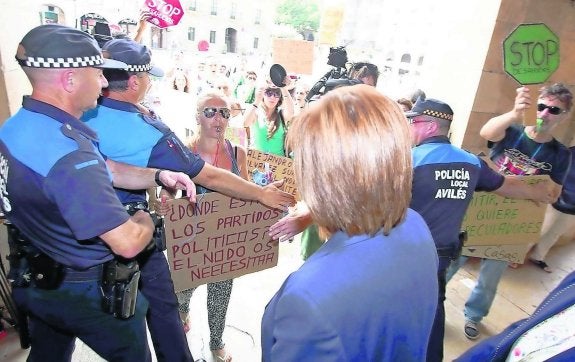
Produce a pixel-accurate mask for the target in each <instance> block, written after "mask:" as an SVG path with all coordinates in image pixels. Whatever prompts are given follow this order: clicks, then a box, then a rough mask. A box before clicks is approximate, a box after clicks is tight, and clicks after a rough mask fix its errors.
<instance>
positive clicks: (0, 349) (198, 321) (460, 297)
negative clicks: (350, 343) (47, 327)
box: [0, 239, 575, 362]
mask: <svg viewBox="0 0 575 362" xmlns="http://www.w3.org/2000/svg"><path fill="white" fill-rule="evenodd" d="M298 247H299V243H298V240H297V239H296V241H295V242H294V243H292V244H287V243H286V244H282V245H281V254H280V260H279V264H278V266H277V267H276V268H274V269H269V270H265V271H262V272H259V273H255V274H251V275H246V276H243V277H241V278H237V279H236V280H235V281H234V289H233V292H232V299H231V301H230V307H229V311H228V318H227V326H226V330H225V332H224V340H225V341H226V342H227V348H228V350H229V351H230V353H231V354H232V356H233V358H234V362H253V361H260V360H261V354H260V320H261V315H262V312H263V310H264V307H265V305H266V303H267V301H268V300H269V299H270V298H271V297H272V295H273V294H274V293H275V291H276V290H277V289H278V288H279V286H280V285H281V283H282V282H283V280H284V279H285V277H286V276H287V275H288V274H289V273H290V272H292V271H293V270H295V269H297V268H298V267H299V265H301V261H300V259H299V255H298V251H299V250H298ZM547 261H548V263H549V264H550V265H552V266H553V267H554V269H555V272H554V273H551V274H548V273H545V272H543V271H541V270H539V269H537V268H536V267H534V266H532V265H524V266H522V267H520V268H519V269H516V270H513V269H508V270H507V271H506V273H505V275H504V277H503V280H502V281H501V284H500V286H499V290H498V294H497V296H496V299H495V303H494V307H493V309H492V310H491V313H490V315H489V316H488V317H486V318H485V319H484V322H483V323H482V324H481V326H480V330H481V332H482V334H483V337H485V336H488V335H492V334H495V333H498V332H499V331H501V330H503V329H504V328H505V327H506V326H507V325H509V324H510V323H511V322H514V321H515V320H517V319H520V318H524V317H526V316H528V315H529V314H530V313H532V312H533V310H534V309H535V307H536V306H537V305H538V304H539V302H540V301H541V300H542V299H543V298H544V296H545V295H546V294H547V293H548V292H549V291H550V290H551V289H553V288H554V287H555V286H556V285H557V284H558V283H559V281H560V280H561V279H562V278H563V277H564V276H565V275H567V274H568V273H569V272H571V271H573V270H575V243H574V242H572V243H570V244H567V245H562V246H557V247H555V248H554V249H553V250H552V251H551V253H550V255H549V256H548V260H547ZM478 270H479V264H478V263H477V262H470V263H468V264H467V265H466V266H465V267H464V268H462V269H461V270H460V271H459V272H458V274H456V275H455V276H454V278H453V280H452V281H451V282H450V283H449V284H448V291H447V301H446V315H447V325H446V338H445V361H451V360H452V359H453V358H455V357H457V356H459V355H460V354H461V353H462V352H463V351H465V350H466V349H467V348H469V347H470V346H472V345H473V344H474V343H476V342H472V341H469V340H467V339H466V338H465V336H464V335H463V305H464V303H465V300H466V298H467V296H468V295H469V292H470V290H471V288H472V287H473V284H474V280H475V278H476V276H477V273H478ZM333 272H337V271H333ZM191 308H192V310H194V311H196V313H195V314H194V315H193V316H192V330H191V331H190V332H189V334H188V339H189V341H190V346H191V347H192V353H193V355H194V357H195V358H200V357H203V358H204V359H205V360H206V361H208V362H211V361H214V359H213V357H212V355H211V353H210V351H209V347H208V338H209V333H208V327H207V315H206V289H205V287H200V288H198V290H197V291H196V294H194V296H193V298H192V306H191ZM26 356H27V351H24V350H21V349H20V348H19V343H18V340H17V338H16V335H15V333H14V332H13V331H11V333H10V334H9V336H8V337H7V338H6V339H4V340H2V341H0V361H7V362H20V361H25V359H26ZM74 361H78V362H88V361H102V359H100V358H99V357H98V356H96V355H95V354H94V353H93V352H92V351H91V350H90V349H89V348H87V347H86V346H85V345H83V344H81V343H78V344H77V347H76V351H75V353H74Z"/></svg>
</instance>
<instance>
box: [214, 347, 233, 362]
mask: <svg viewBox="0 0 575 362" xmlns="http://www.w3.org/2000/svg"><path fill="white" fill-rule="evenodd" d="M212 354H213V355H214V356H215V357H216V361H218V362H232V356H231V355H229V354H228V352H227V351H226V350H225V348H220V349H214V350H213V351H212ZM222 354H223V356H222Z"/></svg>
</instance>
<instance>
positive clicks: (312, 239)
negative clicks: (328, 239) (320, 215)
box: [300, 224, 323, 260]
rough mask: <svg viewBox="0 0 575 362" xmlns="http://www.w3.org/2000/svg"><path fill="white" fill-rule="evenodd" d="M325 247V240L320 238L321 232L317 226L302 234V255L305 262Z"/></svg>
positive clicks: (312, 226) (314, 225)
mask: <svg viewBox="0 0 575 362" xmlns="http://www.w3.org/2000/svg"><path fill="white" fill-rule="evenodd" d="M322 245H323V240H321V239H320V237H319V230H318V227H317V225H316V224H313V225H311V226H309V227H308V228H307V229H305V230H304V231H303V232H302V234H301V250H300V255H301V258H302V259H303V260H307V258H309V257H310V256H311V254H313V253H315V251H316V250H317V249H319V248H320V247H321V246H322Z"/></svg>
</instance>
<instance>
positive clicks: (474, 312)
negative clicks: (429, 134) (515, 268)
mask: <svg viewBox="0 0 575 362" xmlns="http://www.w3.org/2000/svg"><path fill="white" fill-rule="evenodd" d="M572 104H573V95H572V94H571V92H570V91H569V89H567V88H566V87H565V86H564V85H563V84H553V85H550V86H546V87H543V88H541V92H540V94H539V98H538V100H537V124H536V125H532V126H522V125H520V124H518V123H519V122H521V120H522V118H523V113H524V111H525V109H527V108H529V107H531V106H532V102H531V96H530V94H529V88H527V87H520V88H518V89H517V95H516V97H515V105H514V107H513V109H512V110H511V111H509V112H507V113H504V114H502V115H499V116H497V117H494V118H491V119H490V120H489V121H487V123H486V124H485V125H484V126H483V127H482V128H481V130H480V134H481V136H482V137H483V138H485V139H487V140H488V141H489V146H490V148H491V150H490V158H491V160H493V161H494V162H495V164H496V165H497V167H498V168H499V172H500V173H504V174H508V175H549V176H550V177H551V181H552V182H551V183H552V184H553V185H554V193H553V195H554V200H553V201H555V200H557V197H558V196H559V193H560V190H561V187H562V184H563V180H564V179H565V176H566V174H567V171H568V168H569V165H570V163H571V153H570V152H569V149H567V147H565V146H564V145H563V144H561V143H560V142H559V141H557V140H556V139H555V138H553V135H552V131H553V130H554V129H555V128H556V127H557V126H558V125H559V124H561V123H562V122H564V121H566V120H567V119H568V114H569V111H570V110H571V106H572ZM466 260H467V258H465V257H461V258H459V260H457V261H454V262H453V263H452V265H451V267H450V268H449V271H448V272H447V280H449V279H450V278H451V276H453V274H455V273H456V272H457V270H458V269H459V268H460V267H461V265H463V264H464V263H465V261H466ZM506 267H507V262H505V261H500V260H492V259H482V260H481V268H480V271H479V278H478V280H477V284H476V285H475V287H474V288H473V291H472V292H471V296H470V297H469V299H468V300H467V302H466V303H465V310H464V313H465V325H464V328H463V330H464V333H465V336H466V337H467V338H469V339H477V338H479V334H480V333H479V329H478V324H479V322H481V320H482V319H483V317H485V316H486V315H487V313H489V309H490V308H491V304H492V303H493V298H495V293H496V292H497V285H498V284H499V280H500V279H501V276H502V275H503V272H504V271H505V269H506Z"/></svg>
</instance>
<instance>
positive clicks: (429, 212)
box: [405, 98, 553, 361]
mask: <svg viewBox="0 0 575 362" xmlns="http://www.w3.org/2000/svg"><path fill="white" fill-rule="evenodd" d="M405 115H406V116H407V118H408V121H409V124H410V125H411V132H412V136H413V142H414V145H415V147H414V148H413V151H412V156H413V167H414V173H413V188H412V200H411V204H410V207H411V208H412V209H414V210H415V211H417V212H419V213H420V214H421V216H423V219H424V220H425V221H426V223H427V225H428V226H429V229H430V230H431V235H432V236H433V240H434V241H435V245H436V247H437V254H438V256H439V268H438V272H437V278H438V283H439V302H438V305H437V313H436V316H435V321H434V325H433V329H432V331H431V336H430V341H429V345H428V350H427V360H428V361H442V360H443V337H444V329H445V309H444V306H443V301H444V300H445V285H446V270H447V268H448V267H449V264H450V262H451V260H453V259H455V258H457V257H458V256H459V252H460V249H461V246H462V244H461V239H460V236H459V232H460V229H461V224H462V222H463V217H464V215H465V212H466V210H467V207H468V206H469V203H470V202H471V198H472V197H473V192H474V191H476V190H477V191H493V192H495V193H496V194H498V195H502V196H508V197H513V198H526V199H534V200H537V201H541V202H547V203H549V202H552V201H553V196H552V195H553V192H552V188H551V187H550V186H549V185H546V184H543V183H540V184H538V185H533V186H531V185H527V184H525V183H523V182H521V181H520V180H518V179H515V178H506V177H504V176H502V175H500V174H498V173H497V172H495V171H494V170H492V169H491V168H490V167H489V166H488V165H487V164H486V163H485V161H483V160H482V159H480V158H479V157H477V156H475V155H473V154H471V153H469V152H467V151H464V150H462V149H460V148H458V147H455V146H453V145H452V144H451V143H450V142H449V138H448V137H447V134H448V132H449V128H450V127H451V122H452V120H453V111H452V109H451V107H450V106H449V105H447V104H446V103H444V102H441V101H439V100H436V99H422V98H420V99H419V100H418V101H417V102H416V103H415V105H414V106H413V108H412V109H411V111H409V112H407V113H406V114H405ZM446 215H449V216H446Z"/></svg>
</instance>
